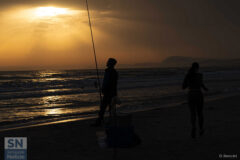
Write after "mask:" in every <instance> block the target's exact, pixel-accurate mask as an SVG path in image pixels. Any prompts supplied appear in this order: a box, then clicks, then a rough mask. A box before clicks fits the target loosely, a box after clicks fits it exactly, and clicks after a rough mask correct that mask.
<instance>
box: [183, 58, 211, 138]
mask: <svg viewBox="0 0 240 160" xmlns="http://www.w3.org/2000/svg"><path fill="white" fill-rule="evenodd" d="M182 88H183V89H186V88H188V89H189V92H188V105H189V109H190V113H191V123H192V132H191V136H192V138H195V137H196V119H197V118H196V117H198V123H199V129H200V130H199V134H200V135H203V134H204V128H203V123H204V117H203V104H204V97H203V93H202V91H201V89H202V88H203V89H204V90H205V91H208V89H207V87H206V86H205V85H204V83H203V75H202V74H201V73H199V64H198V63H196V62H195V63H193V64H192V67H191V68H190V69H189V71H188V74H187V75H186V77H185V79H184V82H183V85H182Z"/></svg>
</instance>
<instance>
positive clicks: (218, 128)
mask: <svg viewBox="0 0 240 160" xmlns="http://www.w3.org/2000/svg"><path fill="white" fill-rule="evenodd" d="M239 102H240V96H234V97H228V98H224V99H219V100H216V101H211V102H207V103H206V104H205V110H204V113H205V124H206V125H205V128H206V133H205V135H203V136H202V137H198V138H197V139H192V138H191V137H190V130H191V125H190V122H189V111H188V108H187V105H186V104H184V105H181V106H176V107H173V108H162V109H155V110H151V111H144V112H138V113H134V114H133V123H134V125H135V130H136V133H137V134H138V135H139V136H140V137H141V139H142V144H141V145H139V146H137V147H135V148H128V149H118V150H117V159H121V160H122V159H124V160H128V159H129V160H130V159H131V160H132V159H137V160H156V159H162V160H182V159H183V160H193V159H194V160H216V159H220V158H219V154H226V155H236V154H237V156H238V158H232V159H239V158H240V127H239V124H240V106H239V104H240V103H239ZM91 123H93V120H82V121H75V122H68V123H61V124H52V125H47V126H37V127H31V128H25V129H17V130H12V131H4V132H0V135H1V152H0V153H1V159H3V156H2V155H3V153H4V150H3V140H4V137H28V159H29V160H53V159H57V160H110V159H113V149H101V148H100V147H99V146H98V144H97V137H96V132H97V131H99V130H103V129H102V128H94V127H90V124H91ZM225 159H227V158H225ZM228 159H229V158H228Z"/></svg>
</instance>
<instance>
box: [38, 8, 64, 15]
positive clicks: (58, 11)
mask: <svg viewBox="0 0 240 160" xmlns="http://www.w3.org/2000/svg"><path fill="white" fill-rule="evenodd" d="M67 13H68V9H67V8H57V7H38V8H37V9H36V11H35V15H36V16H38V17H52V16H58V15H64V14H67Z"/></svg>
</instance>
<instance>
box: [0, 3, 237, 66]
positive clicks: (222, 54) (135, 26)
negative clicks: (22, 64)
mask: <svg viewBox="0 0 240 160" xmlns="http://www.w3.org/2000/svg"><path fill="white" fill-rule="evenodd" d="M88 1H89V7H90V9H91V16H92V22H93V31H94V37H95V42H96V49H97V53H98V54H99V55H98V58H99V60H100V64H102V65H104V63H105V60H106V59H107V58H108V57H109V56H111V57H116V58H118V59H119V61H120V62H122V63H144V62H158V61H161V60H163V59H164V58H166V57H168V56H193V57H211V58H239V51H240V46H239V44H238V42H239V41H240V31H239V25H240V23H239V22H240V21H239V16H240V10H239V9H238V6H239V1H237V0H236V1H235V0H217V1H216V0H194V1H193V0H181V1H179V0H148V1H146V0H131V1H129V0H101V1H99V0H88ZM47 5H54V6H62V7H66V8H71V9H73V10H82V11H85V10H86V6H85V0H67V1H66V0H51V1H48V0H31V1H30V0H21V1H19V0H1V2H0V6H1V7H0V8H1V9H0V15H3V14H4V11H5V10H7V8H11V7H14V6H15V7H16V6H23V7H26V6H28V7H29V6H31V7H37V6H47ZM31 7H29V8H31ZM1 17H3V16H1ZM59 18H60V19H61V18H63V19H65V21H64V23H61V24H58V26H56V24H55V22H53V23H52V21H51V20H43V21H38V22H37V23H31V24H21V23H20V24H21V25H18V26H15V27H14V28H12V30H11V32H10V33H9V34H11V35H14V34H17V35H18V34H20V33H21V34H23V33H24V32H22V31H21V32H19V31H20V30H21V28H29V31H31V33H32V34H31V35H32V36H35V37H38V41H33V42H34V45H32V46H33V47H32V48H33V49H32V50H31V52H32V53H31V56H30V55H29V58H28V59H31V58H32V59H33V57H38V56H33V55H34V53H35V54H37V55H39V53H40V52H41V53H44V54H46V55H47V54H49V53H51V54H53V55H57V54H58V53H59V55H61V56H59V61H61V64H65V65H67V63H65V62H64V63H63V61H64V60H63V59H64V57H65V56H64V55H65V54H64V52H68V53H69V52H71V54H70V56H69V57H72V58H71V60H70V59H69V61H72V62H73V63H75V64H77V63H78V62H77V61H75V59H77V58H78V59H82V61H81V63H82V64H83V63H84V61H86V59H87V58H86V57H82V56H76V55H77V53H79V52H81V53H83V52H84V53H86V54H87V55H91V54H92V51H91V39H90V32H89V28H88V26H87V25H88V20H87V15H86V13H83V15H82V16H72V17H65V18H64V17H59ZM5 20H6V19H5ZM6 21H7V20H6ZM3 23H4V22H3V21H0V24H1V26H2V25H4V24H3ZM8 23H13V22H10V21H9V22H8ZM12 26H13V25H12ZM0 29H2V30H3V27H0ZM4 29H5V28H4ZM51 30H52V32H50V31H51ZM79 30H80V32H79ZM0 32H1V31H0ZM2 32H3V31H2ZM57 33H61V34H57ZM79 35H82V36H79ZM52 37H55V38H52ZM56 37H57V38H56ZM2 38H3V36H2ZM0 39H1V38H0ZM61 39H65V40H66V41H64V43H66V44H68V45H63V44H62V41H61ZM46 43H48V44H51V45H47V44H46ZM78 44H81V45H78ZM46 46H48V47H46ZM56 46H57V47H56ZM61 46H62V47H63V46H65V47H63V48H61ZM66 46H68V47H66ZM57 48H58V49H57ZM44 54H41V56H42V57H43V55H44ZM61 57H62V58H61ZM69 57H65V58H69ZM74 57H75V58H74ZM84 58H85V60H84ZM89 58H90V57H89ZM36 59H41V57H40V56H39V57H38V58H36ZM42 59H44V58H42ZM88 60H89V61H90V59H88ZM85 65H86V64H85Z"/></svg>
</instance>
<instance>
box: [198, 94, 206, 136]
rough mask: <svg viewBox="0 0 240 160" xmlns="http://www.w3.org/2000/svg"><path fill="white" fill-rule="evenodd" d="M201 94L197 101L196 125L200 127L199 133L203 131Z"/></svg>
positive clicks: (202, 101)
mask: <svg viewBox="0 0 240 160" xmlns="http://www.w3.org/2000/svg"><path fill="white" fill-rule="evenodd" d="M203 103H204V100H203V95H201V96H200V97H199V102H198V104H197V114H198V125H199V128H200V134H203V132H204V116H203Z"/></svg>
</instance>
